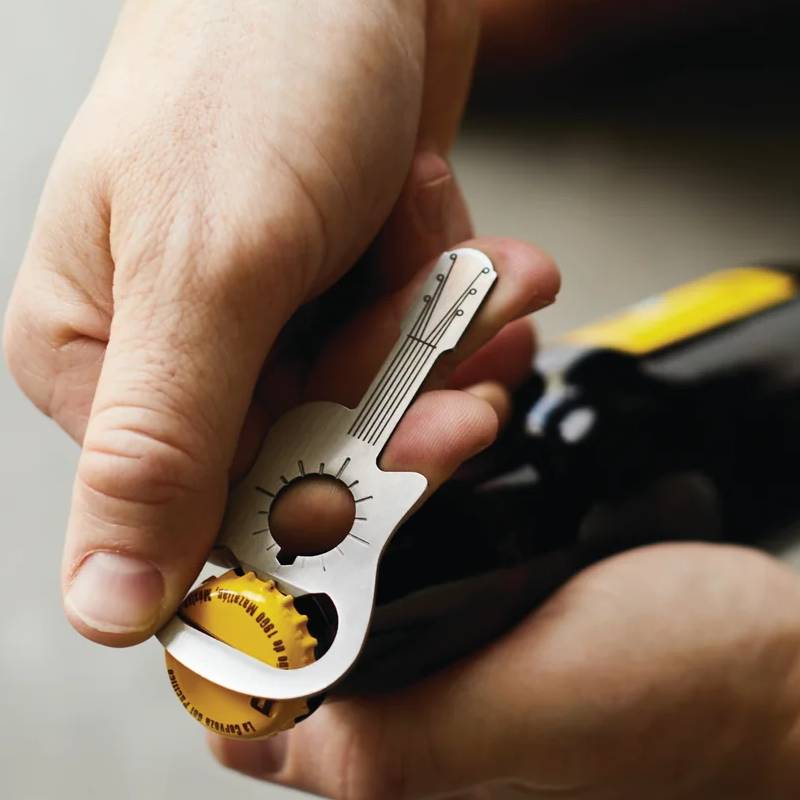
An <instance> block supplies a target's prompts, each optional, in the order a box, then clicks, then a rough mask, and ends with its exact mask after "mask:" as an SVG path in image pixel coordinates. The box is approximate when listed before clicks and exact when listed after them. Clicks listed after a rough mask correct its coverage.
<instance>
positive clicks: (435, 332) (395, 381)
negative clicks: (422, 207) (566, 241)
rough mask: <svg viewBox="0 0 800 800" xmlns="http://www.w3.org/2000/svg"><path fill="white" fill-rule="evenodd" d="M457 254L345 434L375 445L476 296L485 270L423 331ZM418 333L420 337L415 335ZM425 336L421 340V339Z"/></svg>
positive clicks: (452, 258) (440, 276)
mask: <svg viewBox="0 0 800 800" xmlns="http://www.w3.org/2000/svg"><path fill="white" fill-rule="evenodd" d="M455 255H456V254H453V255H451V257H450V258H451V267H450V269H449V270H448V272H447V273H446V275H439V276H437V277H438V279H439V285H438V286H437V289H436V292H435V293H434V296H433V297H431V298H427V300H428V302H426V306H425V308H424V309H423V310H422V312H421V313H420V315H419V316H418V317H417V320H416V321H415V323H414V326H413V327H412V329H411V332H410V333H408V334H407V335H406V341H405V342H404V344H403V346H402V347H401V348H400V350H399V351H398V352H397V353H396V355H395V356H394V358H393V359H392V362H391V363H390V364H389V366H388V367H387V369H386V371H385V372H384V374H383V375H382V377H381V380H380V381H379V382H378V384H377V386H376V387H375V389H374V390H373V392H372V394H371V395H370V397H369V398H368V399H367V401H366V402H365V403H364V406H363V408H362V410H361V411H360V412H359V415H358V417H357V418H356V420H355V421H354V423H353V425H352V426H351V428H350V430H349V431H348V433H350V435H352V436H355V438H358V439H361V440H362V441H365V442H367V443H368V444H370V445H375V444H377V443H378V442H379V441H380V440H381V438H382V436H383V434H384V432H385V430H386V427H387V425H388V424H389V422H390V421H391V419H392V417H393V416H394V414H395V413H396V411H397V409H398V408H399V407H400V406H401V405H402V403H403V402H404V400H405V398H406V396H407V395H408V392H409V391H410V389H411V387H412V386H413V385H414V381H415V380H416V378H417V377H418V376H419V375H420V373H421V372H422V371H423V370H424V369H425V367H426V366H427V364H428V362H429V361H430V358H431V356H432V354H433V353H434V352H435V350H436V349H437V346H438V344H439V342H440V341H441V339H442V338H443V337H444V335H445V334H446V332H447V330H448V329H449V327H450V325H451V324H452V322H453V320H454V319H455V318H456V317H458V316H461V315H463V313H464V312H463V310H461V305H463V303H464V301H465V300H466V299H467V297H468V296H470V295H474V294H476V292H477V290H476V289H474V288H473V285H474V284H475V282H476V281H477V280H478V278H480V276H481V275H482V274H485V273H486V272H488V270H486V269H484V270H481V271H480V272H478V274H477V275H476V276H475V277H474V278H473V279H472V281H470V283H469V285H468V286H467V287H466V288H465V289H464V291H463V292H462V293H461V294H460V295H459V296H458V298H456V300H455V301H454V302H453V304H452V305H451V306H450V308H449V309H447V311H446V312H445V313H444V314H443V315H442V317H441V319H440V320H439V322H438V323H437V324H436V325H435V326H434V327H433V329H432V330H430V331H426V330H425V329H426V328H427V325H428V323H429V321H430V319H431V317H432V316H433V313H434V312H435V309H436V306H437V304H438V302H439V300H440V298H441V295H442V292H443V289H444V286H445V284H446V283H447V280H448V279H449V277H450V274H451V272H452V267H453V265H454V264H455V261H456V258H455V257H454V256H455ZM418 334H421V336H420V335H418ZM423 337H424V338H423Z"/></svg>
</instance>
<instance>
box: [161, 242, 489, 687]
mask: <svg viewBox="0 0 800 800" xmlns="http://www.w3.org/2000/svg"><path fill="white" fill-rule="evenodd" d="M496 277H497V274H496V273H495V271H494V268H493V267H492V263H491V261H490V260H489V259H488V258H487V256H485V255H484V254H483V253H481V252H480V251H478V250H473V249H470V248H463V249H459V250H454V251H452V252H447V253H444V255H442V257H441V258H440V259H439V261H438V262H437V264H436V268H435V269H434V271H433V274H432V275H431V277H430V278H429V279H428V280H427V281H426V283H425V287H424V290H423V292H422V295H421V296H420V297H419V298H418V300H417V301H416V302H415V303H414V305H413V306H412V309H411V311H410V312H409V314H408V315H407V316H406V318H405V321H404V323H403V329H402V333H401V336H400V338H399V339H398V341H397V343H396V344H395V346H394V347H393V348H392V351H391V352H390V353H389V356H388V357H387V359H386V361H385V362H384V363H383V365H382V366H381V369H380V370H379V372H378V374H377V376H376V377H375V379H374V380H373V382H372V384H371V386H370V387H369V389H368V390H367V392H366V394H365V395H364V398H363V399H362V400H361V402H360V403H359V405H358V406H357V407H356V408H355V409H351V408H346V407H345V406H342V405H339V404H337V403H330V402H315V403H308V404H306V405H302V406H299V407H297V408H295V409H293V410H291V411H289V412H288V413H287V414H285V415H284V416H282V417H281V418H280V419H279V420H278V421H277V422H276V423H275V425H274V426H273V427H272V428H271V429H270V431H269V433H268V434H267V436H266V438H265V440H264V444H263V446H262V449H261V452H260V454H259V457H258V459H257V461H256V463H255V465H254V466H253V468H252V469H251V470H250V472H249V473H248V475H247V476H246V477H245V478H244V479H243V480H242V481H241V483H240V484H239V485H238V486H237V487H236V488H235V489H234V490H233V491H232V493H231V497H230V500H229V504H228V511H227V514H226V518H225V522H224V524H223V530H222V533H221V534H220V536H219V538H218V540H217V543H218V544H219V545H221V546H223V547H225V548H227V549H228V550H229V551H230V552H231V553H232V554H233V555H234V557H235V558H236V559H237V560H238V561H239V563H240V564H241V565H242V566H243V567H245V568H248V569H252V570H254V571H255V572H256V573H257V574H258V575H260V576H261V577H262V578H272V579H273V580H275V582H276V583H277V584H278V586H279V587H280V588H282V589H283V590H284V591H286V592H288V593H289V594H292V595H294V596H299V595H303V594H309V593H313V594H317V593H321V594H325V595H327V596H328V597H329V598H330V600H331V601H332V602H333V605H334V606H335V607H336V612H337V614H338V628H337V632H336V636H335V638H334V640H333V643H332V644H331V646H330V648H329V649H328V651H327V652H326V653H325V654H324V655H323V656H322V657H321V658H320V659H319V660H317V661H316V662H314V663H313V664H309V665H308V666H305V667H302V668H299V669H294V670H280V669H276V668H273V667H270V666H268V665H266V664H264V663H263V662H261V661H258V660H257V659H255V658H252V657H251V656H249V655H246V654H245V653H242V652H240V651H238V650H236V649H234V648H233V647H230V646H228V645H226V644H224V643H222V642H220V641H218V640H216V639H213V638H212V637H210V636H208V635H206V634H205V633H203V632H202V631H199V630H197V629H195V628H193V627H191V626H189V625H187V624H186V623H185V622H183V620H181V619H180V618H179V617H177V616H176V617H173V618H172V620H171V621H170V622H169V623H168V624H167V625H165V626H164V628H162V629H161V631H159V633H158V638H159V640H160V641H161V643H162V644H163V645H164V647H165V648H166V649H167V650H168V651H169V652H170V653H171V654H172V655H173V656H174V657H175V658H176V659H177V660H178V661H180V662H181V663H183V664H184V665H185V666H186V667H188V668H189V669H191V670H193V671H194V672H196V673H198V674H199V675H201V676H202V677H204V678H206V679H208V680H210V681H213V682H214V683H216V684H219V685H220V686H223V687H225V688H227V689H231V690H233V691H236V692H241V693H242V694H248V695H253V696H255V697H267V698H270V699H274V700H283V699H289V698H294V697H305V696H309V695H314V694H318V693H320V692H322V691H324V690H326V689H328V688H329V687H330V686H331V685H333V684H334V683H335V682H336V681H338V680H339V679H340V678H341V677H342V676H343V675H344V674H345V673H346V672H347V671H348V670H349V669H350V667H351V666H352V665H353V663H354V662H355V660H356V658H357V657H358V654H359V652H360V651H361V648H362V646H363V643H364V640H365V638H366V636H367V631H368V628H369V622H370V617H371V615H372V607H373V597H374V593H375V582H376V577H377V571H378V563H379V561H380V556H381V553H382V552H383V549H384V547H385V546H386V544H387V542H388V541H389V539H390V538H391V536H392V534H393V533H394V532H395V530H396V529H397V528H398V526H399V525H400V524H401V523H402V521H403V520H404V519H405V517H406V516H407V515H408V513H409V512H410V511H411V509H412V508H413V506H414V504H415V503H416V502H417V501H418V500H419V498H420V497H421V496H422V494H423V492H424V491H425V487H426V485H427V484H426V480H425V478H424V477H423V476H422V475H419V474H417V473H414V472H384V471H383V470H381V469H380V468H379V467H378V463H377V462H378V458H379V456H380V453H381V451H382V450H383V448H384V446H385V444H386V442H387V441H388V440H389V437H390V436H391V435H392V433H393V431H394V430H395V428H396V427H397V424H398V423H399V422H400V419H401V418H402V416H403V414H404V413H405V411H406V409H407V408H408V406H409V404H410V403H411V401H412V400H413V399H414V396H415V395H416V393H417V391H418V389H419V388H420V386H421V385H422V383H423V381H424V380H425V377H426V376H427V375H428V373H429V372H430V369H431V367H432V366H433V365H434V363H435V362H436V359H437V358H438V357H439V356H440V355H441V354H442V353H443V352H445V351H447V350H451V349H453V347H455V345H456V343H457V342H458V340H459V339H460V338H461V335H462V334H463V332H464V331H465V329H466V328H467V326H468V325H469V323H470V321H471V320H472V318H473V317H474V316H475V314H476V312H477V311H478V309H479V308H480V306H481V303H482V302H483V300H484V298H485V297H486V295H487V294H488V292H489V289H490V288H491V287H492V284H493V283H494V281H495V279H496ZM311 474H316V475H327V476H331V477H334V478H336V479H337V480H339V481H341V482H342V483H343V484H344V485H345V486H347V488H348V489H349V490H350V491H351V492H352V493H353V497H354V499H355V502H356V509H357V511H356V518H355V522H354V524H353V527H352V530H351V531H350V532H349V534H348V535H347V536H346V538H345V539H344V540H343V541H342V542H341V543H340V544H339V545H338V546H336V547H335V548H333V549H332V550H329V551H328V552H326V553H323V554H321V555H314V556H297V557H296V558H295V560H294V561H293V563H291V564H282V563H280V561H279V560H278V553H279V550H280V547H279V545H278V543H277V542H276V541H275V539H274V538H273V537H272V535H271V534H270V531H269V523H268V520H269V509H270V505H271V503H272V502H273V501H274V499H275V498H276V497H277V495H278V493H279V492H280V491H281V490H282V489H283V488H284V487H285V486H288V485H289V484H291V483H293V482H294V481H296V480H302V479H303V478H304V477H305V476H308V475H311Z"/></svg>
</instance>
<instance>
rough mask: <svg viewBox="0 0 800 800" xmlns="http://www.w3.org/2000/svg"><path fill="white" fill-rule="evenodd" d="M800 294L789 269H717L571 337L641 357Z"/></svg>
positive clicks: (578, 342)
mask: <svg viewBox="0 0 800 800" xmlns="http://www.w3.org/2000/svg"><path fill="white" fill-rule="evenodd" d="M796 293H797V284H796V281H795V278H794V277H793V276H792V275H791V274H789V273H785V272H778V271H777V270H771V269H766V268H763V267H740V268H737V269H730V270H725V271H723V272H715V273H713V274H712V275H709V276H708V277H705V278H701V279H700V280H697V281H693V282H691V283H687V284H684V285H683V286H679V287H677V288H676V289H671V290H669V291H667V292H664V293H663V294H660V295H657V296H656V297H653V298H651V299H649V300H645V301H643V302H641V303H638V304H637V305H635V306H632V307H631V308H629V309H627V310H626V311H623V312H622V313H620V314H616V315H614V316H611V317H608V318H606V319H603V320H600V321H599V322H596V323H593V324H591V325H587V326H585V327H583V328H578V329H577V330H575V331H572V332H571V333H569V334H567V336H566V341H568V342H572V343H575V344H582V345H591V346H593V347H604V348H611V349H613V350H623V351H625V352H626V353H633V354H636V355H642V354H644V353H651V352H653V351H654V350H659V349H660V348H662V347H668V346H669V345H672V344H675V343H676V342H679V341H682V340H684V339H688V338H690V337H692V336H697V335H699V334H702V333H707V332H708V331H711V330H713V329H714V328H718V327H720V326H721V325H725V324H728V323H730V322H734V321H735V320H737V319H741V318H743V317H746V316H749V315H750V314H754V313H756V312H758V311H763V310H764V309H767V308H771V307H772V306H776V305H778V304H780V303H783V302H785V301H787V300H790V299H791V298H792V297H794V296H795V294H796Z"/></svg>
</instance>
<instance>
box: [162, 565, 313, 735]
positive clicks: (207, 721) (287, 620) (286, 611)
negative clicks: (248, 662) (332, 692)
mask: <svg viewBox="0 0 800 800" xmlns="http://www.w3.org/2000/svg"><path fill="white" fill-rule="evenodd" d="M178 614H179V615H180V617H181V618H182V619H183V620H184V621H185V622H188V623H189V624H190V625H193V626H194V627H196V628H199V629H200V630H202V631H205V632H206V633H207V634H209V635H210V636H213V637H214V638H215V639H219V641H221V642H225V644H228V645H230V646H231V647H235V648H237V649H238V650H241V651H242V652H243V653H247V654H248V655H250V656H253V658H257V659H259V660H260V661H263V662H264V663H265V664H269V665H270V666H272V667H278V668H279V669H295V668H297V667H303V666H305V665H306V664H310V663H312V662H313V661H314V648H315V647H316V644H317V640H316V639H315V638H314V637H313V636H311V634H310V633H309V632H308V627H307V625H306V622H307V620H308V617H305V616H303V615H302V614H300V613H298V612H297V610H296V609H295V607H294V602H293V600H292V598H291V596H289V595H286V594H283V592H281V591H280V590H279V589H278V588H277V586H275V583H274V582H273V581H262V580H261V579H259V578H257V577H256V575H255V574H254V573H252V572H248V573H247V574H246V575H239V574H237V573H236V572H235V571H231V572H227V573H225V574H224V575H221V576H220V577H219V578H209V579H208V580H207V581H205V582H204V583H202V584H201V585H200V586H198V587H197V588H196V589H194V590H193V591H191V592H190V593H189V594H188V595H187V596H186V598H185V599H184V601H183V602H182V603H181V605H180V608H179V609H178ZM165 656H166V662H167V674H168V675H169V679H170V682H171V684H172V688H173V690H174V691H175V694H176V695H177V697H178V700H180V702H181V704H182V705H183V707H184V708H185V709H186V710H187V711H188V712H189V714H191V715H192V717H194V718H195V719H196V720H197V721H198V722H199V723H200V724H201V725H203V726H204V727H206V728H207V729H208V730H211V731H213V732H214V733H218V734H220V735H221V736H227V737H229V738H231V739H258V738H262V737H265V736H271V735H272V734H274V733H278V732H279V731H284V730H287V729H288V728H291V727H292V726H293V725H294V723H295V721H296V720H297V718H298V717H302V716H304V715H305V714H307V713H308V706H307V704H306V701H305V698H298V699H296V700H275V701H273V700H269V699H265V698H260V697H250V696H248V695H244V694H239V693H238V692H233V691H231V690H230V689H225V688H223V687H222V686H219V685H218V684H216V683H213V682H212V681H209V680H206V679H205V678H203V677H201V676H200V675H198V674H197V673H196V672H193V671H192V670H190V669H187V668H186V667H185V666H183V664H181V663H180V662H179V661H176V660H175V659H174V658H173V657H172V656H171V655H170V654H169V653H166V654H165Z"/></svg>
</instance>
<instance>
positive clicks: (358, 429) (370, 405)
mask: <svg viewBox="0 0 800 800" xmlns="http://www.w3.org/2000/svg"><path fill="white" fill-rule="evenodd" d="M457 257H458V256H457V254H456V253H453V254H451V256H450V268H449V269H448V271H447V274H446V275H445V276H442V275H439V276H438V279H439V285H438V286H437V287H436V291H435V292H434V294H433V297H426V298H425V306H424V307H423V308H422V310H421V311H420V313H419V316H418V317H417V319H416V321H415V323H414V325H413V326H412V328H411V331H410V335H416V334H417V333H419V328H420V326H421V325H422V326H424V325H427V323H428V320H429V319H430V316H431V314H433V312H434V310H435V308H436V305H437V304H438V302H439V298H440V297H441V294H442V292H443V291H444V287H445V284H446V283H447V281H448V279H449V278H450V273H451V272H452V270H453V266H454V265H455V263H456V259H457ZM410 341H411V340H410V339H409V338H408V336H407V337H406V339H405V341H404V342H403V345H402V347H401V348H400V349H399V350H398V351H397V353H395V355H394V357H393V358H392V361H391V362H390V363H389V365H388V366H387V367H386V369H385V371H384V373H383V375H382V376H381V379H380V380H379V381H378V383H377V385H376V386H375V388H374V389H373V391H372V394H371V395H370V396H369V397H368V398H367V400H366V401H365V403H364V407H363V408H362V410H361V411H360V412H359V414H358V416H357V417H356V419H355V421H354V422H353V425H352V426H351V428H350V430H349V431H348V433H349V434H350V435H351V436H355V437H356V438H360V434H361V433H362V432H363V430H362V429H363V426H364V425H366V424H369V422H370V420H371V418H372V413H373V411H374V409H375V405H376V403H380V401H381V398H382V395H383V394H384V387H385V383H386V381H387V379H389V378H390V377H391V378H392V380H393V379H394V374H395V373H393V370H394V367H395V364H396V362H397V361H398V359H400V358H403V357H404V356H405V354H406V352H407V350H408V348H409V345H410Z"/></svg>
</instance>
